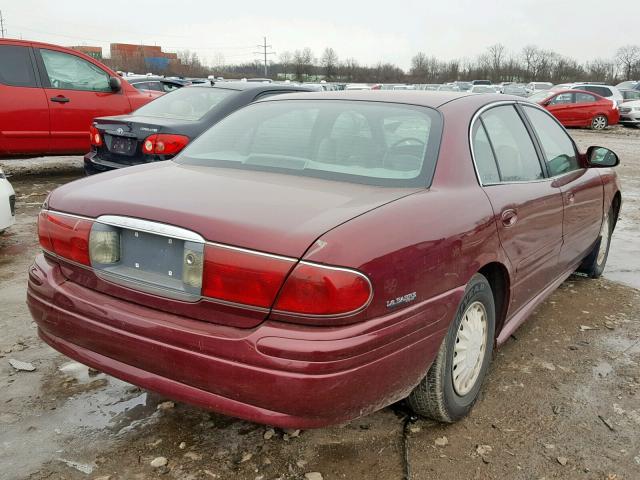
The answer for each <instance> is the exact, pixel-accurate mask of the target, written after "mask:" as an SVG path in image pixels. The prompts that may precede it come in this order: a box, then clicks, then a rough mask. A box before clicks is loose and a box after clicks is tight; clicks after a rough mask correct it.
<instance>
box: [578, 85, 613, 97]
mask: <svg viewBox="0 0 640 480" xmlns="http://www.w3.org/2000/svg"><path fill="white" fill-rule="evenodd" d="M583 90H586V91H587V92H592V93H597V94H598V95H600V96H601V97H611V96H612V95H613V93H612V92H611V90H609V89H608V88H606V87H592V86H586V87H584V88H583Z"/></svg>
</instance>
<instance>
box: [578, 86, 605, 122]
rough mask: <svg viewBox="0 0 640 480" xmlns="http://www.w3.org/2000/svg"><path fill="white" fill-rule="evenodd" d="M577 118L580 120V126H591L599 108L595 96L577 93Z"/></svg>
mask: <svg viewBox="0 0 640 480" xmlns="http://www.w3.org/2000/svg"><path fill="white" fill-rule="evenodd" d="M575 98H576V109H575V110H576V118H577V119H579V123H578V125H580V126H589V125H591V120H592V119H593V117H595V116H596V115H597V114H598V113H600V112H599V111H597V110H598V106H597V105H596V102H597V101H598V100H597V99H596V97H595V96H593V95H591V94H590V93H583V92H576V93H575Z"/></svg>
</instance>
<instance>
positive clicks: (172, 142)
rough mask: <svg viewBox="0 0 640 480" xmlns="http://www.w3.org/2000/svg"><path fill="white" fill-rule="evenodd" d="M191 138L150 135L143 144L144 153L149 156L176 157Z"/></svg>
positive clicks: (163, 134) (162, 134) (159, 134)
mask: <svg viewBox="0 0 640 480" xmlns="http://www.w3.org/2000/svg"><path fill="white" fill-rule="evenodd" d="M187 143H189V137H186V136H184V135H173V134H167V133H156V134H153V135H149V136H148V137H147V138H146V139H145V140H144V142H143V143H142V152H143V153H146V154H148V155H154V154H155V155H175V154H176V153H178V152H179V151H180V150H182V149H183V148H184V147H185V146H186V145H187Z"/></svg>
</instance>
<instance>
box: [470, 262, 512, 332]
mask: <svg viewBox="0 0 640 480" xmlns="http://www.w3.org/2000/svg"><path fill="white" fill-rule="evenodd" d="M478 273H480V274H482V275H484V277H485V278H486V279H487V281H488V282H489V285H491V292H492V293H493V302H494V303H495V306H496V338H497V337H498V333H499V332H500V330H501V329H502V326H503V325H504V321H505V319H506V316H507V307H508V306H509V272H508V271H507V268H506V267H505V266H504V265H503V264H501V263H498V262H492V263H488V264H487V265H485V266H484V267H482V268H481V269H480V271H479V272H478Z"/></svg>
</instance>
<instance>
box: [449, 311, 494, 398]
mask: <svg viewBox="0 0 640 480" xmlns="http://www.w3.org/2000/svg"><path fill="white" fill-rule="evenodd" d="M486 348H487V311H486V310H485V308H484V305H483V304H482V303H480V302H473V303H472V304H471V305H469V306H468V307H467V310H466V311H465V312H464V315H463V316H462V321H461V322H460V325H459V326H458V334H457V335H456V343H455V347H454V349H453V362H452V367H451V368H452V372H451V377H452V378H453V389H454V390H455V392H456V393H457V394H458V395H460V396H463V395H466V394H467V393H469V392H470V391H471V389H472V388H473V386H474V385H475V383H476V380H477V379H478V376H479V375H480V369H481V368H482V361H483V359H484V353H485V350H486Z"/></svg>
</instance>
